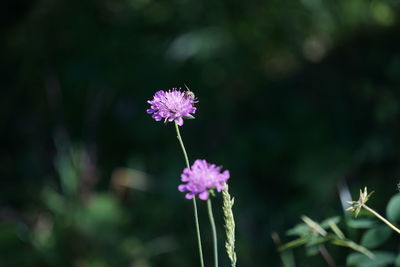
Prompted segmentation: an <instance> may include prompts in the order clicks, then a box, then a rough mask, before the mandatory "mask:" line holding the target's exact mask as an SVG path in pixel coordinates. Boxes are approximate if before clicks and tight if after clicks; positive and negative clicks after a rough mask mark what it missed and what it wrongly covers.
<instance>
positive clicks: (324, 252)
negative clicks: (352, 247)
mask: <svg viewBox="0 0 400 267" xmlns="http://www.w3.org/2000/svg"><path fill="white" fill-rule="evenodd" d="M319 252H320V253H321V255H322V257H323V258H324V260H325V261H326V263H327V264H328V266H329V267H336V263H335V261H334V260H333V258H332V256H331V254H330V253H329V251H328V250H327V249H326V247H325V246H324V245H320V246H319Z"/></svg>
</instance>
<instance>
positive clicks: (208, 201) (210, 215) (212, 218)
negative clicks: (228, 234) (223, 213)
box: [207, 199, 218, 267]
mask: <svg viewBox="0 0 400 267" xmlns="http://www.w3.org/2000/svg"><path fill="white" fill-rule="evenodd" d="M207 208H208V216H209V217H210V223H211V229H212V234H213V243H214V266H215V267H218V244H217V229H216V227H215V221H214V215H213V212H212V205H211V199H207Z"/></svg>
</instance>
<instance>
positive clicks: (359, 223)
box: [347, 219, 376, 229]
mask: <svg viewBox="0 0 400 267" xmlns="http://www.w3.org/2000/svg"><path fill="white" fill-rule="evenodd" d="M375 224H376V221H375V220H371V219H351V220H348V221H347V225H348V226H349V227H351V228H355V229H366V228H371V227H373V226H374V225H375Z"/></svg>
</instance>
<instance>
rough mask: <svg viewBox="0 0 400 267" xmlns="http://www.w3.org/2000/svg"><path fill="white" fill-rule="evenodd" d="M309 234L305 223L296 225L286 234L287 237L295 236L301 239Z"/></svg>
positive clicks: (308, 228)
mask: <svg viewBox="0 0 400 267" xmlns="http://www.w3.org/2000/svg"><path fill="white" fill-rule="evenodd" d="M310 233H311V231H310V227H308V225H307V224H305V223H300V224H297V225H296V226H295V227H293V228H292V229H289V230H288V231H287V232H286V234H287V235H295V236H296V235H297V236H303V237H304V236H307V235H309V234H310Z"/></svg>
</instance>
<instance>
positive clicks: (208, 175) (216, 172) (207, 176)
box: [178, 159, 230, 200]
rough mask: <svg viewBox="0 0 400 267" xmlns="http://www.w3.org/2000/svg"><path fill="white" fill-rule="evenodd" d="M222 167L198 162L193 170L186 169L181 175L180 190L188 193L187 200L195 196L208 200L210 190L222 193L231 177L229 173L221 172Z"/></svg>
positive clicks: (202, 161) (203, 161)
mask: <svg viewBox="0 0 400 267" xmlns="http://www.w3.org/2000/svg"><path fill="white" fill-rule="evenodd" d="M221 169H222V167H221V166H216V165H215V164H210V163H208V162H207V161H205V160H200V159H198V160H196V161H195V162H194V164H193V165H192V167H191V169H189V168H185V169H184V170H183V172H182V174H181V180H182V182H186V184H181V185H179V187H178V190H179V191H181V192H187V193H186V196H185V197H186V198H187V199H192V198H193V197H194V196H195V195H197V194H198V195H199V198H200V199H201V200H207V199H208V197H209V192H208V190H210V189H214V188H215V189H216V190H217V191H218V192H221V191H222V190H223V189H225V184H226V182H227V181H228V179H229V177H230V175H229V171H228V170H225V171H223V172H221Z"/></svg>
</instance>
